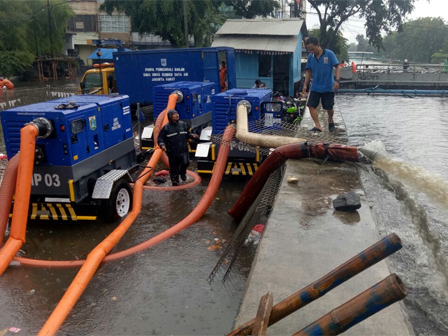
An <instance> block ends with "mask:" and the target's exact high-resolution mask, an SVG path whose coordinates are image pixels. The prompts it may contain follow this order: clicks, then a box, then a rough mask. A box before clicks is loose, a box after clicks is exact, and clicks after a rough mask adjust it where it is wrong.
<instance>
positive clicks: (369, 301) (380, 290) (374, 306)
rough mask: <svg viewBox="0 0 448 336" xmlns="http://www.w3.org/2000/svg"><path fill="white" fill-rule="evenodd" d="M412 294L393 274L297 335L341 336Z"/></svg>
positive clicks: (296, 334)
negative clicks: (340, 335) (409, 293)
mask: <svg viewBox="0 0 448 336" xmlns="http://www.w3.org/2000/svg"><path fill="white" fill-rule="evenodd" d="M407 295H408V291H407V289H406V287H405V285H404V284H403V282H402V281H401V279H400V278H399V277H398V276H397V275H396V274H391V275H389V276H388V277H387V278H385V279H384V280H383V281H381V282H379V283H377V284H376V285H375V286H373V287H371V288H369V289H367V290H366V291H364V292H362V293H361V294H359V295H358V296H356V297H354V298H353V299H351V300H350V301H348V302H346V303H344V304H343V305H342V306H339V307H338V308H336V309H333V310H332V311H331V312H329V313H328V314H326V315H324V316H322V317H321V318H320V319H318V320H317V321H315V322H313V323H311V324H310V325H308V326H307V327H305V328H303V329H302V330H300V331H298V332H297V333H295V334H293V336H311V335H339V334H341V333H343V332H345V331H347V330H348V329H350V328H351V327H353V326H355V325H357V324H358V323H360V322H362V321H364V320H365V319H367V318H369V317H370V316H373V315H375V314H376V313H378V312H380V311H382V310H383V309H384V308H387V307H389V306H390V305H392V304H394V303H395V302H397V301H400V300H403V299H404V298H405V297H406V296H407Z"/></svg>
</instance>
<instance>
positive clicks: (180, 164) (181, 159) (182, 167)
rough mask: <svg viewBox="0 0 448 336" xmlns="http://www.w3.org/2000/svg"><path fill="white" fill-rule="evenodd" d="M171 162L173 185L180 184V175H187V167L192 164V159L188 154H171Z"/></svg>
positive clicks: (169, 156) (169, 157)
mask: <svg viewBox="0 0 448 336" xmlns="http://www.w3.org/2000/svg"><path fill="white" fill-rule="evenodd" d="M168 159H169V162H170V177H171V183H175V184H178V183H179V175H181V176H182V175H185V174H186V173H187V167H188V165H189V164H190V158H189V157H188V152H187V153H184V154H181V155H174V154H172V153H170V154H169V155H168Z"/></svg>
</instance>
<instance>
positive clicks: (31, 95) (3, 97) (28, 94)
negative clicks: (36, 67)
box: [0, 85, 78, 111]
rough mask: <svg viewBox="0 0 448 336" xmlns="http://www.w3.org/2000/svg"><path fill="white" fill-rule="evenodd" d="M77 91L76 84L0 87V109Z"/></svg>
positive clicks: (54, 97)
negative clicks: (23, 87)
mask: <svg viewBox="0 0 448 336" xmlns="http://www.w3.org/2000/svg"><path fill="white" fill-rule="evenodd" d="M77 93H78V88H77V87H76V86H50V85H47V86H45V87H40V88H30V89H14V90H8V89H6V88H5V89H0V111H3V110H7V109H10V108H13V107H19V106H24V105H29V104H35V103H40V102H44V101H48V100H52V99H57V98H64V97H71V96H73V95H75V94H77Z"/></svg>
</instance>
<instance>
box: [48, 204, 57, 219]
mask: <svg viewBox="0 0 448 336" xmlns="http://www.w3.org/2000/svg"><path fill="white" fill-rule="evenodd" d="M47 206H48V208H49V209H50V212H51V216H52V217H53V219H55V220H56V219H58V213H57V212H56V210H55V208H54V207H53V204H51V203H47Z"/></svg>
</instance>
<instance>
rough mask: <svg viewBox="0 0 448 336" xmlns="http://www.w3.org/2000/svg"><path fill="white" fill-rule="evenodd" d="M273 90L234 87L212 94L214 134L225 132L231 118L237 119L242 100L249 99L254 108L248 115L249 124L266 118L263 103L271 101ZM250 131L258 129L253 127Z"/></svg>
mask: <svg viewBox="0 0 448 336" xmlns="http://www.w3.org/2000/svg"><path fill="white" fill-rule="evenodd" d="M271 98H272V90H269V89H265V90H260V89H232V90H228V91H225V92H222V93H219V94H217V95H214V96H212V102H213V107H214V109H213V119H212V120H213V134H219V133H222V132H224V130H225V128H226V127H227V125H228V124H229V122H230V121H231V120H236V108H237V105H238V103H239V102H240V101H242V100H247V101H249V102H250V103H251V105H252V108H251V111H250V113H249V115H248V120H249V125H251V124H253V123H251V121H255V120H261V119H263V118H264V115H263V112H262V108H261V103H263V102H268V101H271ZM249 131H251V132H253V131H257V130H255V129H251V127H250V126H249Z"/></svg>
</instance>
